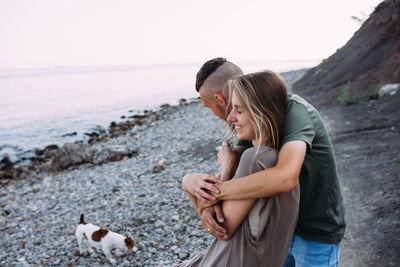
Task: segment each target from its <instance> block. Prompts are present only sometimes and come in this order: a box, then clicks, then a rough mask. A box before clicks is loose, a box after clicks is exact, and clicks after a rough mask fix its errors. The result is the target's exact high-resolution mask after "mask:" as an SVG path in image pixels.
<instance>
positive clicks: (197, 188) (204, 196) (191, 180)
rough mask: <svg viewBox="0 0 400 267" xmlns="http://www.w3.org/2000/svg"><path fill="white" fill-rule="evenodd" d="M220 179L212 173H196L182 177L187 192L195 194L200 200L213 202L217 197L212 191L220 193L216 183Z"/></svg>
mask: <svg viewBox="0 0 400 267" xmlns="http://www.w3.org/2000/svg"><path fill="white" fill-rule="evenodd" d="M216 183H218V179H217V178H216V177H214V176H212V175H210V174H202V173H194V174H188V175H185V176H184V177H183V179H182V187H183V190H185V191H186V192H188V193H190V194H192V195H194V196H195V197H196V198H197V199H198V200H200V201H204V202H208V203H211V201H213V200H215V197H214V196H213V195H212V194H211V192H215V193H217V194H219V190H218V188H217V187H215V186H214V184H216Z"/></svg>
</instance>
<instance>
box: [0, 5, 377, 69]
mask: <svg viewBox="0 0 400 267" xmlns="http://www.w3.org/2000/svg"><path fill="white" fill-rule="evenodd" d="M380 2H381V0H335V1H333V0H330V1H328V0H302V1H298V0H275V1H270V0H247V1H243V0H241V1H238V0H197V1H194V0H167V1H166V0H145V1H143V0H140V1H139V0H130V1H123V0H108V1H106V0H34V1H33V0H0V69H14V68H41V67H56V66H58V67H59V66H64V67H68V66H108V65H136V64H165V63H185V62H187V63H193V62H204V61H206V60H208V59H211V58H214V57H218V56H223V57H226V58H227V59H228V60H231V61H265V60H315V59H321V60H322V59H324V58H327V57H329V56H330V55H332V54H333V53H334V52H335V51H336V49H339V48H340V47H342V46H343V45H344V44H345V43H346V42H347V41H348V40H349V39H350V38H351V37H352V36H353V34H354V33H355V31H357V30H358V29H359V27H360V25H361V24H360V23H359V22H357V21H355V20H354V19H352V18H351V17H352V16H356V17H359V18H365V16H368V15H369V14H370V13H371V12H372V11H373V9H374V7H375V6H376V5H377V4H379V3H380Z"/></svg>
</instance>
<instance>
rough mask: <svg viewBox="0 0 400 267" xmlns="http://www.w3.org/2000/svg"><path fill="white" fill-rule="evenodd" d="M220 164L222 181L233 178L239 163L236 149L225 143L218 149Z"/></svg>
mask: <svg viewBox="0 0 400 267" xmlns="http://www.w3.org/2000/svg"><path fill="white" fill-rule="evenodd" d="M218 162H219V164H220V165H221V168H222V170H221V181H227V180H229V179H230V178H232V176H233V174H234V173H235V171H236V168H237V164H238V162H239V155H238V153H236V150H235V148H233V147H232V146H230V145H229V144H228V143H226V142H224V143H223V144H222V146H221V147H220V148H219V149H218Z"/></svg>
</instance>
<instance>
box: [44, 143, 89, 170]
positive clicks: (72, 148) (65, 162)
mask: <svg viewBox="0 0 400 267" xmlns="http://www.w3.org/2000/svg"><path fill="white" fill-rule="evenodd" d="M92 159H93V153H92V150H91V149H90V146H89V145H88V144H84V143H66V144H65V145H64V146H63V147H61V148H60V149H58V150H57V151H56V152H55V153H54V158H53V160H52V163H51V169H52V170H61V169H65V168H67V167H70V166H73V165H79V164H83V163H88V162H92Z"/></svg>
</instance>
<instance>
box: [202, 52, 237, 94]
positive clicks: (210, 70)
mask: <svg viewBox="0 0 400 267" xmlns="http://www.w3.org/2000/svg"><path fill="white" fill-rule="evenodd" d="M241 75H243V71H242V70H241V69H240V68H239V67H238V66H236V65H235V64H233V63H232V62H229V61H227V60H226V59H225V58H214V59H211V60H209V61H207V62H206V63H204V64H203V66H202V67H201V68H200V70H199V72H198V73H197V75H196V91H197V92H199V90H200V88H202V91H204V92H203V93H205V94H206V95H208V96H213V95H215V94H216V93H219V94H222V95H224V96H227V95H228V91H227V88H225V84H226V82H227V81H228V80H229V79H232V78H235V77H238V76H241Z"/></svg>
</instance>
